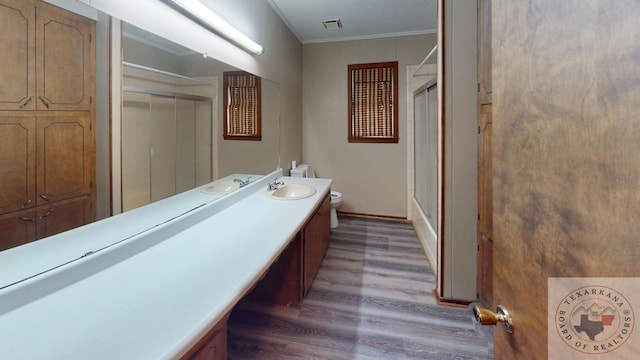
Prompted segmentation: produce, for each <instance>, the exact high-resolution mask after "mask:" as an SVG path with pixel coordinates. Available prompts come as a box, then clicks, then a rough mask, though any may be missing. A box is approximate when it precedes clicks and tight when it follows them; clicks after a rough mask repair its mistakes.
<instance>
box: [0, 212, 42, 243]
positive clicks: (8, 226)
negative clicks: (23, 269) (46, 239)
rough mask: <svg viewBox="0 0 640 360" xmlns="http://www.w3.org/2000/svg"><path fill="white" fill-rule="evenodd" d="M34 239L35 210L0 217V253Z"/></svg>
mask: <svg viewBox="0 0 640 360" xmlns="http://www.w3.org/2000/svg"><path fill="white" fill-rule="evenodd" d="M35 239H36V212H35V210H28V211H21V212H18V213H13V214H8V215H4V216H2V217H0V251H2V250H6V249H10V248H12V247H16V246H19V245H22V244H26V243H28V242H31V241H33V240H35Z"/></svg>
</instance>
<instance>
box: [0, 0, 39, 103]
mask: <svg viewBox="0 0 640 360" xmlns="http://www.w3.org/2000/svg"><path fill="white" fill-rule="evenodd" d="M34 23H35V8H34V6H33V4H32V3H31V2H29V1H24V0H0V34H1V35H0V49H2V51H0V110H33V109H35V98H34V97H35V92H36V91H35V88H36V86H35V85H36V77H35V57H34V56H33V54H35V26H34Z"/></svg>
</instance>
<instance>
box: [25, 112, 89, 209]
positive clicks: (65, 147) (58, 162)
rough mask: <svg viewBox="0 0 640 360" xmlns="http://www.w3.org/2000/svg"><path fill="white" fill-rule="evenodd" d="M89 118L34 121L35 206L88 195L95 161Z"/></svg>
mask: <svg viewBox="0 0 640 360" xmlns="http://www.w3.org/2000/svg"><path fill="white" fill-rule="evenodd" d="M89 116H90V115H89V113H76V114H69V115H57V116H52V117H40V118H37V120H36V127H37V130H36V131H37V137H36V139H37V145H36V151H37V155H36V158H37V174H38V175H37V180H36V183H37V185H36V188H37V198H36V199H37V205H47V204H50V203H53V202H56V201H60V200H64V199H70V198H73V197H77V196H80V195H86V194H89V193H90V192H91V187H92V185H93V184H92V182H93V181H92V179H93V174H92V170H93V162H94V161H95V157H94V153H93V137H92V129H91V127H90V124H91V121H90V118H89Z"/></svg>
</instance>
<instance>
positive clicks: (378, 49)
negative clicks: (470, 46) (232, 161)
mask: <svg viewBox="0 0 640 360" xmlns="http://www.w3.org/2000/svg"><path fill="white" fill-rule="evenodd" d="M435 44H436V35H435V34H433V35H415V36H403V37H395V38H382V39H373V40H356V41H344V42H333V43H320V44H305V45H304V46H303V49H302V54H303V55H302V64H303V65H302V68H303V91H302V93H303V105H302V108H303V109H302V111H303V117H302V119H303V122H302V124H303V129H302V130H303V131H302V133H303V155H302V162H304V163H308V164H310V165H312V166H313V168H314V170H315V171H316V174H317V176H319V177H324V178H331V179H333V180H334V183H333V186H332V188H333V189H334V190H337V191H340V192H341V193H342V194H343V196H344V204H343V206H342V207H341V208H340V211H346V212H355V213H361V214H371V215H384V216H397V217H403V218H404V217H407V129H406V123H407V121H406V116H407V115H406V114H407V112H406V103H407V98H406V97H407V91H406V86H407V85H406V74H405V72H406V67H407V65H414V64H419V63H420V62H421V61H422V60H423V59H424V57H425V56H426V55H427V53H428V52H429V51H430V50H431V49H432V48H433V46H434V45H435ZM384 61H398V71H399V74H398V81H399V87H398V89H399V91H398V95H399V103H398V116H399V137H400V141H399V142H398V143H397V144H360V143H348V142H347V127H348V117H347V116H348V110H347V66H348V65H349V64H359V63H373V62H384ZM432 61H434V59H432ZM298 160H300V159H298Z"/></svg>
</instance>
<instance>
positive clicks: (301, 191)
mask: <svg viewBox="0 0 640 360" xmlns="http://www.w3.org/2000/svg"><path fill="white" fill-rule="evenodd" d="M315 193H316V189H315V188H314V187H311V186H308V185H303V184H286V185H282V186H280V187H279V188H277V189H276V190H274V191H273V192H271V193H269V197H271V198H272V199H277V200H298V199H304V198H308V197H310V196H312V195H313V194H315Z"/></svg>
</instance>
